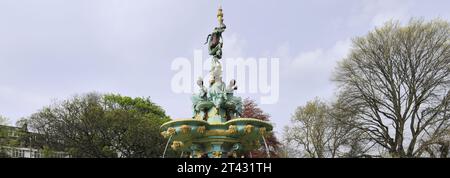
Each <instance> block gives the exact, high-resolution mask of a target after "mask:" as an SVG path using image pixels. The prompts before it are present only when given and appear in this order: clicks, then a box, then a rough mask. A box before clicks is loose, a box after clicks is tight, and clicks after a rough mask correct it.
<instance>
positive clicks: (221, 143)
mask: <svg viewBox="0 0 450 178" xmlns="http://www.w3.org/2000/svg"><path fill="white" fill-rule="evenodd" d="M217 19H218V21H219V26H218V27H215V28H214V30H213V32H212V33H211V34H209V35H208V37H207V42H206V43H205V44H208V51H209V55H211V56H212V64H211V70H210V77H211V78H210V79H209V82H208V84H209V88H207V87H206V86H205V85H204V82H203V79H202V78H200V79H199V80H198V81H197V85H198V86H199V88H200V91H199V93H198V94H195V95H194V96H193V97H192V103H193V105H192V109H193V111H194V113H193V115H194V116H193V117H192V118H191V119H179V120H174V121H170V122H167V123H165V124H163V125H162V126H161V129H162V130H163V132H162V133H161V134H162V135H163V136H164V137H165V138H167V139H168V142H167V146H168V145H169V144H170V143H172V144H171V148H172V149H174V150H177V151H181V152H183V153H190V154H189V155H190V157H192V158H199V157H202V156H205V155H206V154H207V155H208V157H210V158H223V157H230V156H233V157H239V156H240V155H243V154H245V153H247V152H249V151H251V150H255V149H258V148H260V147H261V146H262V144H261V143H265V139H264V136H265V135H266V134H267V133H268V132H270V131H272V125H271V124H269V123H267V122H264V121H261V120H258V119H253V118H240V116H241V114H242V100H241V98H240V97H236V96H234V91H235V90H237V86H236V81H235V80H231V81H230V83H229V84H228V85H225V83H224V82H223V81H222V65H221V63H220V59H222V47H223V39H222V33H223V32H224V31H225V29H226V26H225V24H224V23H223V20H224V19H223V12H222V8H219V10H218V13H217ZM167 146H166V149H167ZM266 150H267V146H266ZM163 157H164V156H163Z"/></svg>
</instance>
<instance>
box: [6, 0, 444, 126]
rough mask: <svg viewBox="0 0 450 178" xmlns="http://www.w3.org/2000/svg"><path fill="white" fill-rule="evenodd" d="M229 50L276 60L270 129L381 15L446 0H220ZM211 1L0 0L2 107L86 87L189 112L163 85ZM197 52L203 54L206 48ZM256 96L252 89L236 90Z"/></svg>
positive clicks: (42, 101)
mask: <svg viewBox="0 0 450 178" xmlns="http://www.w3.org/2000/svg"><path fill="white" fill-rule="evenodd" d="M220 3H221V4H222V6H223V9H224V14H225V17H224V18H225V23H226V24H227V26H228V28H227V31H226V32H225V34H224V38H225V47H224V48H225V50H224V52H225V53H224V58H227V57H245V58H247V57H255V58H259V57H273V58H279V59H280V68H281V72H280V98H279V101H278V102H277V103H275V104H268V105H261V107H262V108H263V110H264V111H266V112H267V113H269V114H270V115H271V116H272V121H273V122H274V123H275V125H276V131H277V132H278V134H280V133H281V131H282V128H283V127H284V126H285V125H287V124H288V123H289V121H290V118H291V115H292V114H293V112H294V111H295V108H296V107H298V106H300V105H304V104H305V103H306V101H309V100H312V99H314V98H315V97H319V98H321V99H323V100H326V101H332V99H333V96H334V91H335V90H334V88H335V84H334V83H333V82H331V81H330V78H331V75H332V72H333V70H334V67H335V66H336V62H337V61H339V60H341V59H342V58H343V57H344V56H345V55H346V54H347V53H348V51H349V49H350V47H351V39H352V38H354V37H357V36H362V35H364V34H366V33H367V32H368V31H370V30H372V29H374V28H375V27H376V26H379V25H382V24H383V23H384V22H385V21H388V20H391V19H393V20H400V21H401V22H404V23H405V22H408V21H409V19H410V18H411V17H422V18H424V19H433V18H437V17H440V18H442V19H445V20H448V19H449V18H450V9H449V7H450V1H448V0H427V1H425V0H340V1H335V0H290V1H286V0H264V1H261V0H249V1H243V0H222V1H221V2H220ZM218 4H219V1H213V0H195V1H194V0H178V1H174V0H39V1H36V0H0V115H3V116H6V117H8V118H9V119H10V120H11V124H13V123H15V121H17V120H18V119H19V118H21V117H26V116H29V115H30V114H32V113H34V112H36V111H38V110H39V109H40V108H42V107H43V106H46V105H49V104H51V103H52V101H54V100H62V99H66V98H69V97H71V96H73V95H74V94H82V93H87V92H91V91H97V92H101V93H119V94H122V95H127V96H144V97H146V96H150V97H151V99H152V100H153V101H154V102H155V103H157V104H159V105H161V106H162V107H163V108H164V109H165V110H166V112H167V114H168V115H170V116H171V117H172V118H174V119H175V118H189V117H191V114H192V113H191V101H190V95H189V94H177V93H174V92H173V91H172V89H171V79H172V77H173V76H174V74H175V73H176V71H173V70H171V63H172V61H173V59H175V58H177V57H185V58H188V59H193V52H194V50H196V49H198V50H202V49H203V50H206V49H205V46H204V45H203V43H204V41H205V38H206V35H207V34H209V33H210V32H211V30H212V28H213V27H214V26H215V25H216V23H217V21H216V17H215V15H216V11H217V7H218ZM204 56H205V58H206V57H207V54H206V53H205V54H204ZM240 96H242V97H244V98H245V97H251V98H253V99H255V100H256V101H257V102H258V103H259V102H260V101H259V98H260V94H245V93H244V94H241V95H240Z"/></svg>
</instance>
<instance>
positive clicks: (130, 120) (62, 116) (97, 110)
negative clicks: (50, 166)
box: [27, 93, 170, 158]
mask: <svg viewBox="0 0 450 178" xmlns="http://www.w3.org/2000/svg"><path fill="white" fill-rule="evenodd" d="M169 120H170V119H169V117H168V116H166V115H165V112H164V110H163V109H162V108H161V107H159V106H158V105H156V104H155V103H153V102H151V100H150V99H149V98H142V97H137V98H131V97H127V96H121V95H115V94H105V95H101V94H97V93H89V94H86V95H82V96H74V97H73V98H71V99H68V100H65V101H62V102H58V103H55V104H53V105H52V106H48V107H44V108H43V109H41V110H40V111H39V112H37V113H35V114H33V115H31V116H30V117H29V118H28V119H27V123H28V124H29V127H30V129H31V130H32V131H35V132H37V133H38V136H39V137H41V138H40V139H37V140H39V141H41V143H40V144H41V145H43V146H47V147H49V148H52V150H58V151H59V150H63V151H66V152H68V153H69V154H71V156H72V157H99V158H111V157H126V158H135V157H159V156H161V154H162V152H163V149H164V143H165V140H164V139H163V138H162V136H161V135H160V131H159V127H160V126H161V125H162V123H164V122H167V121H169Z"/></svg>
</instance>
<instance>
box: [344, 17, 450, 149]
mask: <svg viewBox="0 0 450 178" xmlns="http://www.w3.org/2000/svg"><path fill="white" fill-rule="evenodd" d="M449 34H450V27H449V23H448V22H446V21H442V20H434V21H431V22H424V21H423V20H411V21H410V22H409V24H408V25H406V26H401V25H400V24H399V23H398V22H389V23H386V24H385V25H384V26H383V27H381V28H377V29H375V30H374V31H372V32H370V33H369V34H368V35H366V36H364V37H359V38H356V39H354V40H353V48H352V51H351V54H350V55H349V56H348V57H347V58H346V59H344V60H343V61H342V62H341V63H340V64H339V67H338V68H337V72H336V75H335V81H336V82H337V83H338V84H339V88H340V96H339V100H340V102H341V103H343V104H344V106H343V107H345V108H346V109H347V110H350V111H352V112H354V113H357V115H356V117H355V118H354V119H352V120H351V121H352V122H351V124H352V125H353V126H354V127H356V128H359V129H360V130H363V131H364V132H365V133H367V134H369V136H370V137H371V138H372V139H373V140H374V141H375V142H377V143H378V144H379V145H381V146H382V147H384V148H385V149H387V150H388V151H389V153H390V154H391V156H393V157H420V156H426V155H425V154H426V153H428V154H429V156H432V155H431V154H435V152H436V151H432V150H433V148H435V147H436V146H438V147H439V149H440V153H442V154H446V153H448V145H449V135H450V132H449V129H450V124H449V110H450V108H449V102H450V91H449V89H450V80H449V79H450V46H449V43H450V38H449ZM434 150H437V149H434ZM442 156H446V155H442Z"/></svg>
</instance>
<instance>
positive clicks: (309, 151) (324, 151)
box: [284, 99, 373, 158]
mask: <svg viewBox="0 0 450 178" xmlns="http://www.w3.org/2000/svg"><path fill="white" fill-rule="evenodd" d="M339 111H340V110H334V109H333V107H330V106H328V105H327V104H326V103H324V102H322V101H320V100H318V99H315V100H313V101H310V102H308V103H307V104H306V105H305V106H301V107H298V108H297V110H296V112H295V114H294V116H293V118H292V124H291V126H290V127H287V128H286V130H285V138H284V139H285V142H286V143H285V144H287V145H289V146H290V147H289V148H290V149H292V146H293V147H294V148H295V147H297V148H299V149H296V150H297V151H300V154H298V156H300V157H313V158H335V157H361V156H363V155H365V153H366V152H367V151H369V149H370V148H371V145H370V143H369V142H368V140H367V139H365V137H364V136H365V135H364V134H363V133H361V132H360V131H359V130H358V129H355V128H354V127H352V126H350V125H346V124H345V123H344V122H342V120H345V119H346V118H348V117H349V116H350V115H349V114H346V113H342V112H339ZM372 145H373V144H372ZM290 154H293V153H292V150H290ZM294 155H295V153H294Z"/></svg>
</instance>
